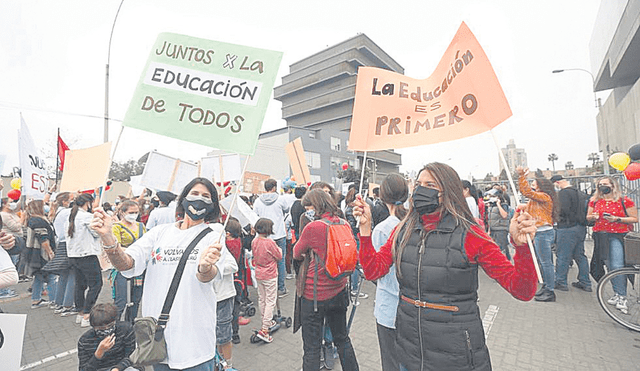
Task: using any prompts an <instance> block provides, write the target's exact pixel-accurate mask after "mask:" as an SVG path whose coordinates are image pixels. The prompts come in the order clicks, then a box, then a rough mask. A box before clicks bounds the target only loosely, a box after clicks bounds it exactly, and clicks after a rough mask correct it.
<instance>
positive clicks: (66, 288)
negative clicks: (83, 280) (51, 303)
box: [50, 269, 76, 308]
mask: <svg viewBox="0 0 640 371" xmlns="http://www.w3.org/2000/svg"><path fill="white" fill-rule="evenodd" d="M75 292H76V272H74V270H73V269H68V270H67V271H65V272H64V273H61V274H60V278H58V289H57V290H56V298H55V303H56V304H58V305H62V306H63V307H67V308H70V307H72V306H73V304H74V296H75ZM50 297H51V296H50Z"/></svg>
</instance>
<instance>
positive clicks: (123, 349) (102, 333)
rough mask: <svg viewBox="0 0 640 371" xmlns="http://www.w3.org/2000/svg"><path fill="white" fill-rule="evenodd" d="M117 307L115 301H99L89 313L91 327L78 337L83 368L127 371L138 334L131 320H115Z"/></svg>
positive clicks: (80, 361)
mask: <svg viewBox="0 0 640 371" xmlns="http://www.w3.org/2000/svg"><path fill="white" fill-rule="evenodd" d="M117 317H118V307H116V306H115V304H112V303H104V304H96V305H95V306H94V307H93V309H91V313H90V315H89V323H90V324H91V327H92V329H90V330H89V331H87V332H85V333H84V334H83V335H82V336H81V337H80V340H78V360H79V367H78V368H79V370H80V371H97V370H105V369H106V370H114V369H116V370H120V371H122V370H125V369H127V368H129V367H131V366H132V362H131V360H130V359H129V356H130V355H131V353H133V350H134V349H135V348H136V336H135V333H134V332H133V326H132V325H131V324H130V323H129V322H122V321H116V318H117Z"/></svg>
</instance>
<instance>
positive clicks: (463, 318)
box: [396, 215, 491, 371]
mask: <svg viewBox="0 0 640 371" xmlns="http://www.w3.org/2000/svg"><path fill="white" fill-rule="evenodd" d="M404 233H406V231H404V230H403V231H401V232H400V235H398V241H401V240H402V237H403V234H404ZM465 235H466V231H465V230H464V229H463V228H462V227H461V226H456V221H455V219H454V218H453V217H451V216H449V215H447V216H445V217H444V218H443V219H442V220H441V221H440V223H439V224H438V226H437V228H436V229H435V230H432V231H429V232H427V231H425V230H424V229H423V227H422V225H418V226H417V227H416V228H415V229H414V230H413V231H411V237H410V239H409V241H408V243H407V245H406V246H405V248H404V251H403V253H402V259H401V263H400V269H401V271H402V277H398V282H399V283H400V295H404V296H406V297H408V298H411V299H414V300H420V301H424V302H428V303H433V304H441V305H447V306H456V307H458V311H455V312H454V311H445V310H438V309H428V308H420V307H417V306H415V305H413V304H410V303H407V302H406V301H404V300H402V299H401V300H400V302H399V304H398V314H397V317H396V329H397V352H398V359H399V360H400V361H401V363H402V365H403V366H404V367H405V368H406V369H407V370H409V371H426V370H429V371H431V370H433V371H447V370H451V371H463V370H491V360H490V359H489V351H488V349H487V347H486V345H485V339H484V329H483V327H482V321H481V319H480V311H479V309H478V305H477V304H476V302H477V299H478V293H477V292H478V266H477V264H471V263H469V259H468V258H467V255H466V253H465V251H464V246H463V242H464V238H465Z"/></svg>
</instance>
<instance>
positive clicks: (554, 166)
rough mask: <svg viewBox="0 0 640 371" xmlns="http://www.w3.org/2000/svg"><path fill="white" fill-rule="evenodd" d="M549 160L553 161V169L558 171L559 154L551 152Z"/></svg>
mask: <svg viewBox="0 0 640 371" xmlns="http://www.w3.org/2000/svg"><path fill="white" fill-rule="evenodd" d="M547 160H549V161H551V165H552V166H553V171H556V161H558V155H556V154H555V153H551V154H549V157H547Z"/></svg>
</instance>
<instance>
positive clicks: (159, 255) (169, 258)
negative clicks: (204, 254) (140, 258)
mask: <svg viewBox="0 0 640 371" xmlns="http://www.w3.org/2000/svg"><path fill="white" fill-rule="evenodd" d="M184 250H185V249H184V248H183V247H158V248H157V249H154V250H152V251H151V264H159V263H168V264H178V262H179V261H180V258H181V257H182V254H183V253H184ZM198 251H199V250H198V248H197V247H196V248H194V249H193V250H192V251H191V254H189V260H188V261H187V263H188V262H189V261H195V260H197V259H198Z"/></svg>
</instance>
